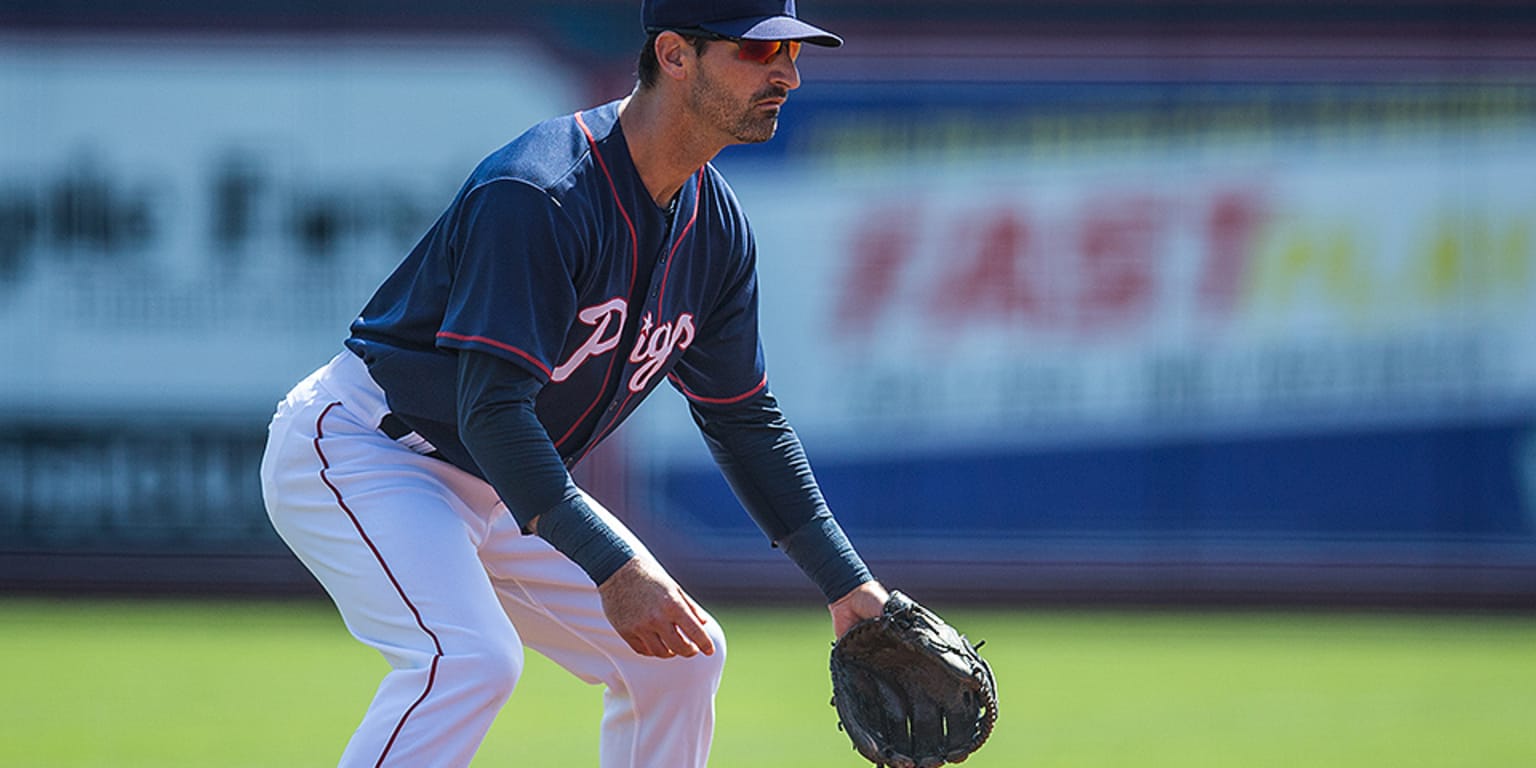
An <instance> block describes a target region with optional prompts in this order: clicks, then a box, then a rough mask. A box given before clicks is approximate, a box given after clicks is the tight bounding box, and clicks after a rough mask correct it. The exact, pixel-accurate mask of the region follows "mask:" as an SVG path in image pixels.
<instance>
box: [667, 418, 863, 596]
mask: <svg viewBox="0 0 1536 768" xmlns="http://www.w3.org/2000/svg"><path fill="white" fill-rule="evenodd" d="M689 407H690V409H691V410H692V412H693V419H694V422H695V423H697V424H698V426H699V431H700V432H702V433H703V435H704V441H705V443H707V444H708V445H709V450H710V453H711V454H712V455H713V456H714V459H715V463H716V464H718V465H719V467H720V472H721V474H723V475H724V476H725V479H726V482H728V483H729V484H730V486H731V490H733V491H734V492H735V493H736V498H737V499H738V500H740V501H741V504H742V506H743V507H745V508H746V510H747V513H748V514H749V515H751V516H752V520H753V521H754V522H756V523H757V525H758V527H759V528H761V529H762V530H763V533H765V534H767V535H768V538H769V539H770V540H771V541H772V542H773V544H774V546H777V547H780V548H782V549H783V550H784V554H786V555H788V556H789V558H790V560H792V561H794V562H795V564H796V565H798V566H800V569H801V570H802V571H804V572H805V574H806V576H807V577H809V578H810V580H811V581H812V582H813V583H814V584H815V585H816V586H817V587H818V588H819V589H821V591H822V594H824V595H826V598H827V601H828V602H833V601H836V600H837V599H838V598H840V597H842V596H844V595H846V594H848V593H849V592H850V591H852V590H853V589H854V588H855V587H857V586H859V585H860V584H863V583H865V582H867V581H871V580H873V578H874V577H873V576H871V575H870V572H869V568H868V567H866V566H865V564H864V561H863V560H862V559H860V557H859V555H858V553H857V552H855V551H854V549H853V545H852V544H851V543H850V542H849V541H848V537H847V535H845V534H844V532H843V529H842V527H841V526H839V525H838V524H837V521H836V520H835V519H834V518H833V517H832V511H831V510H830V509H829V508H828V507H827V503H826V500H825V499H824V498H823V497H822V494H821V488H820V486H818V485H817V483H816V477H815V475H814V474H812V472H811V464H810V461H809V460H808V459H807V458H806V456H805V449H804V447H803V446H802V445H801V444H800V438H799V437H798V436H797V435H796V434H795V431H794V430H793V429H792V428H790V426H789V422H788V421H787V420H785V418H784V414H783V413H782V412H781V411H780V410H779V405H778V401H777V400H776V399H775V398H774V397H773V395H772V394H771V393H769V392H768V391H767V390H764V391H762V392H760V393H759V394H757V395H755V396H753V397H751V398H749V399H747V400H744V401H741V402H737V403H730V404H713V403H703V402H699V401H697V400H690V401H689Z"/></svg>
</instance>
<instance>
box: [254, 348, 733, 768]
mask: <svg viewBox="0 0 1536 768" xmlns="http://www.w3.org/2000/svg"><path fill="white" fill-rule="evenodd" d="M386 411H387V406H386V405H385V402H384V394H383V392H382V391H381V390H380V389H379V388H378V386H377V385H376V384H375V383H374V382H373V380H372V379H371V378H370V377H369V376H368V372H367V369H366V367H365V366H364V365H363V363H362V361H361V360H359V359H358V358H357V357H356V356H354V355H353V354H352V353H350V352H346V351H343V352H342V353H341V354H340V355H337V356H336V358H334V359H333V360H331V362H330V363H328V364H327V365H325V366H324V367H322V368H320V369H319V370H318V371H316V372H315V373H314V374H312V375H311V376H309V377H308V378H306V379H305V380H304V381H302V382H300V383H299V384H298V385H297V386H296V387H294V389H293V391H291V392H290V393H289V394H288V396H287V398H286V399H284V400H283V402H282V403H280V404H279V405H278V408H277V413H276V415H274V416H273V418H272V424H271V426H270V429H269V436H268V442H267V449H266V454H265V456H264V457H263V459H262V466H261V482H262V492H263V494H264V496H265V499H266V505H267V512H268V514H269V516H270V517H271V519H272V524H273V526H274V527H275V528H276V530H277V532H278V534H279V535H280V536H282V538H283V540H284V541H285V542H287V544H288V546H289V547H290V548H291V549H292V550H293V552H294V553H295V554H296V555H297V556H298V557H299V559H300V560H301V561H303V563H304V565H305V566H307V567H308V568H309V570H310V571H311V572H312V573H313V574H314V575H315V577H316V578H317V579H318V580H319V582H320V584H321V585H322V586H324V588H325V590H326V591H327V592H328V593H329V594H330V596H331V599H332V600H334V601H335V603H336V607H337V608H338V609H339V610H340V612H341V616H342V619H343V620H344V621H345V623H346V626H347V628H348V630H350V631H351V632H352V634H353V635H354V636H355V637H357V639H358V640H361V641H362V642H363V643H365V644H367V645H369V646H372V647H373V648H375V649H377V650H378V651H379V652H380V653H381V654H383V655H384V657H385V659H387V660H388V661H389V664H390V667H391V668H392V669H391V671H390V672H389V673H388V674H387V675H386V676H385V677H384V680H383V682H382V683H381V684H380V685H379V688H378V691H377V693H376V694H375V696H374V698H373V702H372V704H371V705H370V706H369V708H368V711H367V714H366V715H365V716H364V718H363V721H362V723H361V724H360V725H359V726H358V728H357V731H356V732H355V733H354V734H353V735H352V738H351V741H350V742H349V743H348V744H347V748H346V751H345V752H344V753H343V755H342V757H341V763H340V764H341V766H343V767H344V768H351V767H352V766H370V767H372V768H385V767H387V766H410V768H429V767H436V766H466V765H469V763H470V760H471V758H472V757H473V756H474V753H475V750H476V749H477V748H478V747H479V746H480V742H481V740H482V739H483V738H484V736H485V733H486V731H487V729H489V728H490V725H491V722H492V720H493V719H494V718H495V716H496V713H497V712H498V711H499V710H500V708H501V706H502V705H503V704H505V703H506V701H507V699H508V697H509V696H511V694H512V691H513V688H514V687H515V685H516V684H517V679H518V676H519V674H520V673H521V671H522V668H523V648H524V646H527V647H529V648H532V649H534V650H536V651H538V652H539V653H542V654H544V655H545V656H547V657H549V658H550V659H551V660H553V661H554V662H555V663H557V664H559V665H560V666H562V667H564V668H565V669H566V670H569V671H570V672H571V673H572V674H573V675H575V676H576V677H578V678H580V679H582V680H584V681H586V682H588V683H592V684H597V683H602V684H603V685H605V686H607V690H606V691H605V693H604V698H603V700H604V711H603V721H602V741H601V746H600V747H599V763H600V765H601V766H602V768H641V767H642V766H649V767H652V768H688V767H689V766H704V765H705V764H706V762H707V761H708V758H709V745H710V740H711V737H712V734H713V730H714V699H715V692H716V690H717V688H718V686H719V682H720V674H721V671H722V668H723V666H724V663H725V642H724V640H725V639H724V637H723V635H722V634H721V632H720V629H719V624H718V623H716V622H715V621H714V619H713V618H710V619H709V620H708V623H707V624H706V629H707V630H708V631H709V633H710V637H711V639H713V640H714V643H715V649H716V650H715V653H714V655H712V656H705V655H703V654H699V655H697V656H694V657H693V658H681V657H678V658H671V659H655V658H650V657H646V656H640V655H639V654H636V653H635V652H634V651H633V650H632V649H631V648H630V647H629V645H628V644H627V643H625V642H624V640H623V638H621V637H619V635H618V634H617V633H616V632H614V630H613V628H612V627H611V626H610V625H609V624H608V621H607V619H606V618H605V616H604V614H603V608H602V603H601V601H600V599H599V597H598V594H597V589H596V587H594V586H593V584H592V582H591V580H590V579H589V578H587V575H586V574H585V573H584V572H582V570H581V569H580V568H578V567H577V566H576V565H575V564H574V563H572V562H571V561H570V560H568V559H566V558H565V557H564V556H563V555H561V554H560V553H559V552H557V551H556V550H555V549H554V548H552V547H550V546H549V545H548V544H547V543H545V542H544V540H543V539H540V538H538V537H537V536H524V535H522V533H521V532H520V531H519V530H518V526H517V523H516V522H515V521H514V520H513V519H512V516H511V515H510V514H509V513H508V512H507V509H506V507H505V506H504V505H503V504H502V503H501V501H500V499H498V498H497V495H496V492H495V490H494V489H492V488H491V486H490V485H489V484H487V483H486V482H484V481H482V480H480V479H479V478H476V477H475V476H473V475H470V474H469V473H467V472H463V471H461V470H459V469H457V468H456V467H454V466H452V465H451V464H448V463H447V462H444V461H441V460H438V459H435V458H430V457H427V456H423V455H420V454H418V453H416V452H415V451H413V450H412V449H411V448H408V447H406V445H405V442H408V441H402V442H396V441H394V440H391V439H390V438H389V437H387V436H385V435H384V434H383V433H381V432H379V431H378V429H377V426H378V424H379V420H380V419H381V418H382V417H383V416H384V414H385V413H386ZM593 507H594V509H596V510H598V511H599V514H603V515H608V513H607V512H606V511H605V510H603V508H602V507H601V506H599V505H598V504H597V503H596V502H595V501H594V502H593ZM608 519H609V522H610V523H611V524H612V525H614V527H615V529H616V530H619V531H621V532H622V533H623V534H624V535H625V536H626V537H627V538H629V539H630V543H631V544H632V545H633V546H634V547H635V550H636V552H640V553H645V552H646V550H645V549H644V547H643V546H642V545H641V544H640V542H639V541H638V540H636V539H635V537H634V535H633V534H632V533H630V532H629V530H628V529H627V528H625V527H624V526H623V525H622V524H621V523H619V522H618V521H617V520H615V519H613V518H612V516H611V515H608ZM645 556H649V555H648V554H646V555H645Z"/></svg>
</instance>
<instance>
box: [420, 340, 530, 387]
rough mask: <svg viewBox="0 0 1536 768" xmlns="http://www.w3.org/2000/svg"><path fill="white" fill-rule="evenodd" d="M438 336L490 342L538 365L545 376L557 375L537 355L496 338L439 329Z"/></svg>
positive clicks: (478, 342) (482, 342) (480, 342)
mask: <svg viewBox="0 0 1536 768" xmlns="http://www.w3.org/2000/svg"><path fill="white" fill-rule="evenodd" d="M437 337H438V338H439V339H453V340H454V341H469V342H474V343H476V344H489V345H491V346H493V347H495V348H497V349H504V350H506V351H508V352H511V353H512V354H514V355H517V356H518V357H521V358H523V359H524V360H527V361H528V362H530V363H533V364H534V365H536V366H538V368H539V370H540V371H542V372H543V373H544V378H546V379H547V378H549V377H551V376H554V375H555V374H554V372H553V371H551V370H549V366H547V365H545V364H543V363H541V362H539V359H538V358H537V357H534V356H533V355H530V354H528V353H527V352H524V351H522V350H521V349H518V348H517V347H514V346H512V345H510V344H503V343H502V342H499V341H497V340H495V339H487V338H486V337H484V336H465V335H464V334H462V333H450V332H448V331H438V332H437Z"/></svg>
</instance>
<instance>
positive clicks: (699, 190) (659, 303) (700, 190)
mask: <svg viewBox="0 0 1536 768" xmlns="http://www.w3.org/2000/svg"><path fill="white" fill-rule="evenodd" d="M703 196H704V169H703V168H702V167H701V168H699V180H698V182H697V183H695V184H694V185H693V213H692V214H691V215H690V216H689V217H688V223H687V224H684V225H683V228H682V230H681V231H679V232H678V233H677V239H676V240H674V241H672V249H671V250H669V251H667V267H666V269H663V270H662V271H661V291H659V292H658V293H657V294H656V311H657V313H660V312H661V308H662V307H663V306H665V302H666V298H667V276H668V275H671V274H672V261H673V259H672V257H673V256H676V255H677V248H678V246H680V245H682V244H683V238H685V237H687V236H688V230H690V229H693V223H694V222H696V221H698V220H699V198H701V197H703ZM630 293H631V294H633V293H634V286H633V284H631V286H630ZM614 359H615V360H617V359H618V356H617V355H615V356H614ZM634 396H635V393H634V392H630V393H629V394H628V395H626V396H625V397H624V402H622V403H619V409H618V410H617V411H614V412H613V421H610V422H608V426H606V427H603V428H600V429H598V430H597V431H596V432H595V433H594V434H596V435H597V437H596V439H594V440H592V441H590V442H588V443H587V449H586V450H585V451H582V452H581V455H580V456H578V457H576V460H577V461H581V460H582V459H584V458H586V456H587V454H588V453H591V452H592V449H593V448H596V447H597V444H598V443H600V442H602V441H603V440H604V439H605V438H607V437H608V434H609V433H610V432H612V431H613V429H614V427H617V426H618V424H619V417H621V416H623V415H624V409H625V408H626V407H628V406H629V401H630V400H632V399H634ZM589 410H590V409H589ZM583 417H585V414H583ZM577 423H578V424H579V423H580V422H577ZM572 429H575V427H572Z"/></svg>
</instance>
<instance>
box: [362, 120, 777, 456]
mask: <svg viewBox="0 0 1536 768" xmlns="http://www.w3.org/2000/svg"><path fill="white" fill-rule="evenodd" d="M618 104H619V103H618V102H617V101H615V102H611V103H609V104H605V105H603V106H601V107H597V108H595V109H591V110H586V111H583V112H578V113H576V114H574V115H567V116H565V117H561V118H556V119H553V120H549V121H546V122H544V123H540V124H539V125H537V126H534V127H533V128H531V129H530V130H529V131H528V132H526V133H524V134H523V135H522V136H520V137H518V138H517V139H515V140H513V141H512V142H511V143H509V144H507V145H506V146H505V147H502V148H501V149H499V150H497V151H496V152H494V153H492V154H491V155H490V156H489V157H487V158H486V159H485V160H484V161H482V162H481V163H480V165H479V166H478V167H477V168H476V169H475V171H474V173H473V174H471V176H470V177H469V179H468V181H466V182H465V184H464V186H463V187H462V188H461V189H460V190H459V192H458V194H457V195H456V196H455V197H454V199H453V202H452V203H451V204H450V205H449V206H448V208H447V210H446V211H444V212H443V214H442V216H441V217H439V218H438V220H437V222H436V223H435V224H434V225H433V226H432V228H431V229H430V230H429V231H428V232H427V233H426V235H425V236H423V238H422V239H421V241H420V243H418V244H417V246H416V247H415V248H414V249H413V250H412V251H411V253H410V255H409V256H408V257H407V258H406V259H405V260H404V261H403V262H402V263H401V264H400V265H399V267H397V268H396V269H395V271H394V272H393V273H392V274H391V275H390V276H389V278H388V279H386V280H385V281H384V283H383V284H382V285H381V286H380V288H379V289H378V291H377V292H376V293H375V294H374V296H373V298H372V300H370V301H369V302H368V304H367V306H366V307H365V308H364V309H363V312H362V314H361V316H359V317H358V318H357V320H355V321H354V322H353V323H352V326H351V337H350V338H349V339H348V340H347V342H346V344H347V346H348V348H350V349H351V350H352V351H353V352H355V353H357V354H358V355H360V356H361V357H362V358H363V359H364V360H365V361H367V363H368V367H369V370H370V372H371V373H372V374H373V375H374V378H375V379H377V380H378V382H379V384H380V386H381V387H382V388H383V389H384V391H385V394H386V396H387V399H388V401H389V405H390V408H391V409H392V410H393V411H394V412H396V413H397V414H399V415H401V416H402V417H404V418H405V419H406V420H407V421H408V422H409V423H410V424H411V425H412V426H413V427H416V428H417V431H419V432H421V433H422V434H423V436H424V437H426V438H427V439H428V440H430V441H432V442H433V443H434V444H435V445H437V446H438V447H439V448H440V449H443V452H444V453H445V454H446V455H448V456H450V457H455V456H457V457H464V456H467V453H466V452H465V451H464V450H463V448H462V445H458V444H456V442H457V434H456V424H457V414H456V413H455V411H456V405H455V399H456V398H455V386H456V375H457V362H456V360H457V352H458V351H459V350H475V351H479V352H485V353H489V354H492V355H495V356H497V357H499V358H501V359H504V360H507V361H510V362H512V363H514V364H516V365H517V366H519V367H520V368H522V369H523V370H525V371H527V372H528V373H529V374H531V375H532V376H533V377H535V378H536V379H538V380H539V381H540V382H542V383H543V385H544V386H543V388H542V389H541V390H540V392H539V395H538V399H537V404H536V405H537V407H536V410H537V414H538V417H539V421H540V422H541V423H542V424H543V426H544V429H545V431H546V432H548V434H549V437H550V440H551V441H552V442H553V443H554V445H555V448H556V449H557V450H558V451H559V453H560V456H561V458H562V459H563V460H564V461H565V462H566V464H567V466H571V465H574V464H575V463H576V462H577V461H579V460H580V459H581V457H583V456H584V455H586V454H587V452H589V451H590V450H591V449H592V448H593V447H594V446H596V445H597V444H598V442H599V441H601V440H602V439H603V438H604V437H606V436H607V435H609V434H610V433H612V431H613V430H614V428H615V427H617V426H618V425H619V423H620V422H622V421H623V420H624V419H625V418H626V417H627V416H628V415H629V414H630V413H632V412H633V411H634V409H635V408H636V407H637V406H638V405H639V404H640V402H641V401H642V400H643V399H644V398H645V397H646V396H647V395H648V394H649V393H650V392H651V391H652V390H653V389H655V387H656V386H657V385H658V384H659V383H660V382H661V381H662V380H663V379H670V380H671V381H672V382H673V384H674V385H675V386H676V387H677V388H678V389H679V390H680V391H682V392H683V394H684V395H686V396H687V397H689V398H690V399H692V400H694V401H695V402H697V403H705V404H723V403H732V402H738V401H745V400H747V399H749V398H752V397H754V396H756V395H758V394H760V393H761V392H763V390H764V388H765V387H766V384H767V378H766V374H765V372H764V366H763V355H762V349H761V345H760V343H759V340H758V328H757V279H756V246H755V243H754V240H753V236H752V231H751V228H750V227H749V225H748V223H747V220H746V217H745V216H744V215H743V213H742V211H741V207H740V205H739V203H738V202H737V200H736V196H735V194H734V193H733V192H732V191H731V189H730V187H729V186H727V185H726V183H725V180H724V178H723V177H721V176H720V174H719V173H718V172H717V171H716V170H715V169H714V168H713V167H712V166H710V165H705V166H704V167H703V168H701V169H700V170H699V171H698V172H697V173H696V174H694V175H693V176H692V177H691V178H690V179H689V180H688V182H687V183H686V184H684V186H683V188H682V190H681V191H680V192H679V193H678V195H677V198H676V200H675V203H674V204H673V205H672V206H671V207H670V209H669V208H663V207H661V206H658V205H656V203H655V202H654V201H653V200H652V199H651V196H650V193H649V192H647V191H646V188H645V185H644V184H643V183H642V182H641V180H640V176H639V173H638V172H637V171H636V170H635V167H634V165H633V164H632V162H631V159H630V154H629V148H628V146H627V144H626V143H625V139H624V134H623V131H622V130H621V128H620V126H619V120H618ZM455 463H463V460H462V459H460V460H459V461H456V462H455ZM467 468H468V469H471V471H474V470H475V469H476V468H474V467H467ZM477 474H479V473H478V472H477Z"/></svg>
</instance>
